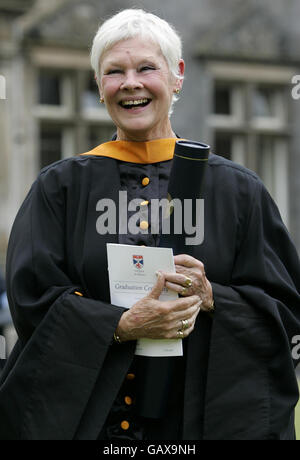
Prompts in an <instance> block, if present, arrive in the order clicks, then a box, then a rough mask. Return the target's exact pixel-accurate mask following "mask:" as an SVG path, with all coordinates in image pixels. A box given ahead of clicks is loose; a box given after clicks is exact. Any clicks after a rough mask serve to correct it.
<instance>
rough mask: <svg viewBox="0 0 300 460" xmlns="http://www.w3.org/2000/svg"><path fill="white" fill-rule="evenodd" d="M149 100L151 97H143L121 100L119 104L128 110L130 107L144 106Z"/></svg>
mask: <svg viewBox="0 0 300 460" xmlns="http://www.w3.org/2000/svg"><path fill="white" fill-rule="evenodd" d="M150 102H151V99H148V98H144V99H135V100H133V101H121V102H119V105H120V106H121V107H123V109H126V110H130V109H137V108H140V107H146V106H147V105H149V104H150Z"/></svg>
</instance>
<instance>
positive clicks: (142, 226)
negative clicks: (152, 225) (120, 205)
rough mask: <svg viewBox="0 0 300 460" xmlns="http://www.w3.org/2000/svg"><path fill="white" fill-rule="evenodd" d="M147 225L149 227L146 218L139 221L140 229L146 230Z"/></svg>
mask: <svg viewBox="0 0 300 460" xmlns="http://www.w3.org/2000/svg"><path fill="white" fill-rule="evenodd" d="M148 227H149V224H148V222H147V221H146V220H142V222H141V223H140V229H141V230H147V228H148Z"/></svg>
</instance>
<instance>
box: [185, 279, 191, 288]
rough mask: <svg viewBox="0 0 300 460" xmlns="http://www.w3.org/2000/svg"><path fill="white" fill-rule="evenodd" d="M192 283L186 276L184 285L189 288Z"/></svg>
mask: <svg viewBox="0 0 300 460" xmlns="http://www.w3.org/2000/svg"><path fill="white" fill-rule="evenodd" d="M192 284H193V282H192V280H191V278H188V277H186V279H185V282H184V285H185V286H186V287H188V288H190V287H191V286H192Z"/></svg>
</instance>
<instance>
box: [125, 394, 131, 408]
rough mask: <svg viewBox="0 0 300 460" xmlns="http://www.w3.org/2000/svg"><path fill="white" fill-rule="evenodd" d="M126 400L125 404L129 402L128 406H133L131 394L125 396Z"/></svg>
mask: <svg viewBox="0 0 300 460" xmlns="http://www.w3.org/2000/svg"><path fill="white" fill-rule="evenodd" d="M124 401H125V404H127V406H131V404H132V398H131V397H130V396H125V398H124Z"/></svg>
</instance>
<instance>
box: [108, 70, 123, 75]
mask: <svg viewBox="0 0 300 460" xmlns="http://www.w3.org/2000/svg"><path fill="white" fill-rule="evenodd" d="M120 72H121V70H119V69H113V70H108V71H107V72H106V73H105V75H113V74H115V73H120Z"/></svg>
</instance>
